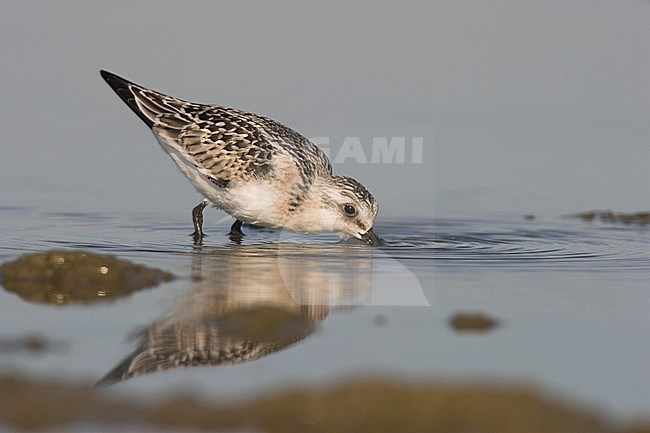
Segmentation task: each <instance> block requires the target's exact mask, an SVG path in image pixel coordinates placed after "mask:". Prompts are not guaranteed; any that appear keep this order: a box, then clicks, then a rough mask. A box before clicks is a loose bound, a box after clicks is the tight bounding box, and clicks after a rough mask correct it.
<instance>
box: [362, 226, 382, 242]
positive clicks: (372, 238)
mask: <svg viewBox="0 0 650 433" xmlns="http://www.w3.org/2000/svg"><path fill="white" fill-rule="evenodd" d="M361 241H362V242H363V243H364V244H366V245H374V246H376V245H382V244H383V243H384V240H383V239H382V238H380V237H379V236H377V235H376V234H375V231H374V230H373V229H370V230H368V231H367V232H365V233H364V234H362V235H361Z"/></svg>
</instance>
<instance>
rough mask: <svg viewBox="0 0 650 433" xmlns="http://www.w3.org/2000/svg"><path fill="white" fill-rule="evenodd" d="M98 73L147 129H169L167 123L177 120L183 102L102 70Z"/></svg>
mask: <svg viewBox="0 0 650 433" xmlns="http://www.w3.org/2000/svg"><path fill="white" fill-rule="evenodd" d="M100 73H101V75H102V78H104V80H106V82H107V83H108V85H109V86H111V88H112V89H113V90H114V91H115V93H117V95H118V96H119V97H120V98H121V99H122V100H123V101H124V102H125V103H126V105H128V106H129V108H131V110H133V112H134V113H135V114H137V115H138V117H139V118H140V119H142V121H143V122H144V123H146V124H147V126H148V127H149V128H153V127H154V126H156V125H161V126H166V127H170V126H172V125H170V123H172V122H169V119H173V118H176V119H178V117H179V114H181V113H179V109H178V108H179V106H180V103H182V102H183V101H180V100H178V99H176V98H173V97H171V96H167V95H164V94H162V93H159V92H156V91H154V90H151V89H147V88H146V87H143V86H141V85H139V84H136V83H133V82H131V81H129V80H126V79H124V78H122V77H120V76H118V75H115V74H113V73H112V72H108V71H104V70H102V71H100ZM174 123H175V122H174Z"/></svg>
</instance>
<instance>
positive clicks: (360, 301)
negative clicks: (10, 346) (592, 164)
mask: <svg viewBox="0 0 650 433" xmlns="http://www.w3.org/2000/svg"><path fill="white" fill-rule="evenodd" d="M230 222H231V221H224V222H222V223H219V224H215V223H214V221H212V222H211V221H210V217H209V216H208V215H206V225H207V229H206V232H207V234H208V235H209V236H208V237H207V238H206V239H205V242H204V245H203V246H195V245H192V243H191V238H190V236H188V234H189V232H190V231H191V221H190V220H189V219H188V218H186V217H185V216H184V214H183V215H181V214H171V215H159V214H158V215H153V214H130V215H125V214H120V213H106V214H97V213H53V212H45V211H42V210H38V209H35V208H20V207H3V208H0V241H1V243H0V261H1V262H6V261H10V260H13V259H15V258H17V257H18V256H20V255H21V254H23V253H29V252H39V251H44V250H48V249H53V248H71V249H85V250H89V251H92V252H96V253H111V254H114V255H117V256H119V257H120V258H124V259H128V260H131V261H133V262H136V263H141V264H145V265H148V266H153V267H158V268H161V269H164V270H167V271H170V272H172V273H174V274H175V275H176V276H177V277H178V278H177V279H176V280H174V281H172V282H170V283H166V284H163V285H161V286H159V287H156V288H152V289H145V290H142V291H138V292H136V293H134V294H132V295H130V296H127V297H122V298H119V299H113V300H107V299H104V298H97V300H96V301H95V302H87V303H69V304H65V305H53V304H45V303H35V302H32V301H28V300H24V299H22V298H21V297H20V296H19V295H18V294H16V293H12V292H9V291H7V290H0V337H2V338H15V337H17V336H21V335H25V334H27V333H30V334H39V335H43V336H45V337H46V338H48V339H50V340H52V341H55V342H59V343H60V347H61V350H55V351H52V352H50V353H48V354H46V355H44V356H28V355H25V354H0V368H2V370H3V371H16V372H21V373H24V374H28V375H33V376H34V377H38V378H57V379H59V380H66V381H70V382H83V383H95V382H97V381H99V380H100V379H102V378H104V380H103V382H102V384H103V385H106V386H105V387H104V388H102V392H105V393H107V394H115V395H129V396H135V397H140V398H143V399H153V398H162V397H165V396H168V395H171V394H173V393H176V392H178V391H187V392H191V393H192V394H195V395H196V394H198V395H204V396H206V398H212V399H219V400H225V401H228V400H232V399H238V398H243V397H248V396H255V395H258V394H260V393H266V392H269V391H273V390H275V389H281V388H284V387H286V386H288V385H296V384H297V385H314V384H316V385H320V384H326V383H331V382H332V381H337V380H343V379H347V378H353V377H360V376H366V375H377V374H381V375H388V376H391V377H399V378H405V379H410V380H451V381H472V380H483V381H489V382H496V383H525V384H531V385H533V386H536V387H538V388H541V389H542V390H543V391H548V392H550V393H553V394H554V395H559V396H562V397H566V398H569V399H574V400H577V401H580V402H584V403H587V404H591V405H594V406H596V407H597V408H600V409H603V410H605V411H607V412H608V413H609V414H611V415H613V416H625V417H628V416H636V415H643V414H650V372H649V371H648V365H650V344H648V336H649V335H650V314H649V311H650V283H649V281H650V278H649V277H650V230H649V229H647V228H643V227H632V226H630V227H627V226H616V225H604V224H595V223H594V224H589V223H585V222H582V221H579V220H574V219H566V218H549V219H544V218H538V219H533V220H526V219H524V218H522V217H520V216H498V217H474V218H448V219H424V218H423V219H412V220H404V219H402V220H382V219H380V220H379V221H378V224H377V227H376V231H377V233H379V234H380V235H381V236H383V237H384V238H385V239H386V241H387V244H386V245H385V246H382V247H380V248H375V249H373V248H368V247H364V246H358V245H351V244H348V243H341V242H339V240H338V239H337V238H336V237H332V236H316V237H301V236H298V235H294V234H288V233H280V232H272V231H269V230H255V229H252V228H248V229H247V230H245V231H246V233H247V236H246V237H245V239H244V242H243V243H242V244H241V245H236V244H233V243H232V242H230V241H229V240H228V239H227V238H226V236H225V233H227V231H228V227H229V226H228V224H229V223H230ZM89 290H92V288H89ZM459 311H482V312H484V313H486V314H488V315H490V316H492V317H494V318H497V319H498V320H499V321H500V326H499V327H498V328H496V329H495V330H494V331H492V332H489V333H485V334H458V333H456V332H455V331H454V330H453V329H451V328H450V326H449V325H448V321H449V318H450V316H452V315H453V314H454V313H456V312H459ZM154 353H155V354H158V355H160V354H164V356H163V357H162V358H164V359H162V360H161V356H152V354H154ZM193 363H198V364H201V366H195V367H192V368H179V365H181V366H182V365H190V364H193Z"/></svg>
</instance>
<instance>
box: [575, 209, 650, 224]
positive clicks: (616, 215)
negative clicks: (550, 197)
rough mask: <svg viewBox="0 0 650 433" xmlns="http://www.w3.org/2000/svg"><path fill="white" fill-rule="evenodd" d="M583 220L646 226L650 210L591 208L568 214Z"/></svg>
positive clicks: (649, 217) (649, 218)
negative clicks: (623, 211) (617, 210)
mask: <svg viewBox="0 0 650 433" xmlns="http://www.w3.org/2000/svg"><path fill="white" fill-rule="evenodd" d="M570 216H571V217H575V218H580V219H582V220H583V221H587V222H592V221H601V222H604V223H619V224H625V225H639V226H646V225H648V224H650V211H643V212H633V213H621V212H613V211H611V210H592V211H588V212H581V213H577V214H573V215H570Z"/></svg>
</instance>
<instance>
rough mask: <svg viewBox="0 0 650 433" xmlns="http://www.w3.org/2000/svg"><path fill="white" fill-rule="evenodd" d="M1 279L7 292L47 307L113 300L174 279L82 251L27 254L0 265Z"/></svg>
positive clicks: (142, 267) (117, 259) (122, 261)
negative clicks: (50, 305) (45, 304)
mask: <svg viewBox="0 0 650 433" xmlns="http://www.w3.org/2000/svg"><path fill="white" fill-rule="evenodd" d="M0 276H2V285H3V286H4V288H5V289H6V290H7V291H9V292H13V293H16V294H17V295H19V296H20V297H21V298H23V299H25V300H27V301H31V302H40V303H48V304H67V303H74V302H83V303H89V302H96V301H102V300H107V299H114V298H118V297H122V296H126V295H129V294H131V293H133V292H134V291H137V290H141V289H144V288H148V287H154V286H156V285H158V284H160V283H161V282H164V281H169V280H171V279H172V278H173V276H172V274H170V273H169V272H165V271H161V270H159V269H153V268H148V267H146V266H143V265H138V264H134V263H131V262H129V261H128V260H122V259H119V258H117V257H115V256H112V255H108V254H95V253H91V252H88V251H79V250H52V251H47V252H42V253H34V254H25V255H23V256H21V257H19V258H18V259H16V260H14V261H13V262H8V263H4V264H3V265H2V266H0Z"/></svg>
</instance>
